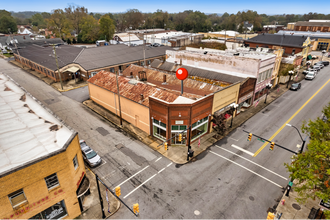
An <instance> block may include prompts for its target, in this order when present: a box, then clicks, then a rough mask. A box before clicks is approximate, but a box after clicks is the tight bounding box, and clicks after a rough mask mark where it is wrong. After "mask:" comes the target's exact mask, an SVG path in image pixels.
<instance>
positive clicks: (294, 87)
mask: <svg viewBox="0 0 330 220" xmlns="http://www.w3.org/2000/svg"><path fill="white" fill-rule="evenodd" d="M300 88H301V83H300V82H299V83H293V84H292V85H291V87H290V89H291V90H295V91H297V90H298V89H300Z"/></svg>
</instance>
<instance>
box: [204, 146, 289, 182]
mask: <svg viewBox="0 0 330 220" xmlns="http://www.w3.org/2000/svg"><path fill="white" fill-rule="evenodd" d="M210 152H211V153H212V154H214V155H217V156H218V157H221V158H223V159H225V160H228V161H230V162H232V163H233V164H236V165H237V166H240V167H242V168H243V169H245V170H247V171H249V172H251V173H253V174H255V175H257V176H259V177H261V178H263V179H265V180H267V181H268V182H270V183H272V184H274V185H275V186H278V187H280V188H281V189H282V188H283V187H282V186H281V185H279V184H277V183H275V182H273V181H271V180H270V179H267V178H266V177H264V176H261V175H260V174H258V173H256V172H254V171H253V170H250V169H248V168H246V167H244V166H242V165H241V164H239V163H236V162H235V161H232V160H230V159H228V158H226V157H224V156H221V155H220V154H217V153H215V152H213V151H210Z"/></svg>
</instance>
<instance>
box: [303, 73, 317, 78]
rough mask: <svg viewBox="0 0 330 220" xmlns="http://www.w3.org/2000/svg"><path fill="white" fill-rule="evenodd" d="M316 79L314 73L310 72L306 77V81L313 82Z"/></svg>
mask: <svg viewBox="0 0 330 220" xmlns="http://www.w3.org/2000/svg"><path fill="white" fill-rule="evenodd" d="M314 78H315V73H313V72H309V73H307V75H306V76H305V79H311V80H313V79H314Z"/></svg>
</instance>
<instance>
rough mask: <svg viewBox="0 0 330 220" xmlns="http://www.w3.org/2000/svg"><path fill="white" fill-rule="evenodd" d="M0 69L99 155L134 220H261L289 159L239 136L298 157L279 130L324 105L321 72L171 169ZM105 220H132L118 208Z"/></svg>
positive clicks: (82, 111) (73, 104) (288, 134)
mask: <svg viewBox="0 0 330 220" xmlns="http://www.w3.org/2000/svg"><path fill="white" fill-rule="evenodd" d="M0 65H1V66H2V70H1V71H2V72H4V73H5V74H8V75H9V76H11V77H12V78H13V79H14V80H16V81H17V82H18V83H19V84H20V85H21V86H23V87H25V88H26V89H27V90H28V91H29V92H30V93H31V94H32V95H34V96H35V97H36V98H37V99H39V100H40V101H41V102H42V103H43V104H44V105H45V106H47V107H48V108H49V109H51V110H52V111H53V112H54V113H55V114H57V115H58V116H59V117H60V118H62V119H63V120H64V121H65V123H66V124H68V125H69V126H70V127H72V128H74V129H75V130H77V131H78V133H79V137H80V138H81V139H85V140H86V142H87V143H88V144H89V145H91V147H92V148H94V150H96V151H97V152H98V154H99V155H100V156H101V158H102V159H103V163H102V165H101V166H99V167H97V168H95V169H92V170H93V172H95V173H97V174H98V175H99V176H100V177H101V178H102V179H103V180H104V182H106V184H108V185H109V186H110V187H115V186H117V185H120V186H121V188H122V196H121V198H122V199H123V200H124V201H125V202H126V203H127V204H131V205H132V204H133V203H139V204H140V217H139V218H219V219H220V218H221V219H222V218H240V219H243V218H249V219H250V218H253V219H261V218H265V216H266V215H267V210H268V208H269V207H274V206H277V204H278V202H279V201H280V199H281V198H282V196H283V192H284V190H283V187H285V186H286V185H287V184H288V176H289V174H288V173H287V172H286V170H285V168H284V166H283V164H284V163H289V162H290V161H291V159H290V157H291V156H292V154H291V153H290V152H287V151H285V150H282V149H280V148H277V147H275V149H274V151H270V150H269V145H267V146H264V143H263V142H261V141H259V140H258V139H257V138H255V137H253V138H252V141H251V142H249V141H247V140H246V139H247V134H246V133H245V132H243V130H247V131H250V132H252V133H254V134H257V135H260V136H262V137H265V138H272V139H273V141H275V142H276V143H278V144H280V145H283V146H285V147H287V148H289V149H291V150H297V147H296V145H297V144H301V140H300V136H299V134H298V133H297V131H296V130H295V129H293V128H292V127H287V126H285V123H290V124H292V125H295V126H297V127H298V128H300V127H301V123H302V121H303V120H308V119H315V118H316V117H319V116H320V115H321V111H322V108H323V106H324V105H326V104H328V103H329V101H330V97H329V95H328V94H329V92H330V83H328V82H329V79H330V67H325V68H324V69H322V70H321V71H320V73H319V74H318V75H317V77H316V78H315V79H314V80H313V81H306V80H303V81H302V88H301V89H300V90H299V91H288V92H286V93H285V94H284V95H283V96H281V97H280V98H278V99H277V100H276V101H274V102H273V103H271V104H270V105H268V106H267V107H266V108H265V109H264V110H263V111H261V112H259V113H258V114H256V115H254V116H253V117H251V118H250V119H249V120H248V121H246V122H245V123H244V124H243V125H241V126H240V127H238V128H237V129H235V130H234V131H233V132H231V133H230V134H229V135H228V136H227V137H226V138H224V139H222V140H221V141H219V142H217V143H215V145H214V146H212V147H210V148H209V149H208V151H205V152H204V153H202V154H200V155H199V156H198V157H196V160H195V161H194V162H191V163H188V164H185V165H176V164H174V163H172V162H171V161H170V160H168V159H167V158H165V157H162V155H161V154H159V153H158V152H155V151H153V150H151V149H150V148H149V147H147V146H145V145H144V144H143V143H141V142H139V141H137V140H135V139H134V138H132V137H130V136H129V134H127V133H123V132H121V131H120V130H118V129H117V128H116V127H115V126H113V125H112V124H111V123H109V122H107V121H106V120H104V119H103V118H102V117H100V116H98V115H97V114H95V113H94V112H92V111H90V110H89V109H88V108H87V107H85V106H84V105H82V103H80V102H79V101H76V100H73V99H71V98H69V97H67V96H65V95H63V94H61V93H59V92H57V91H56V90H54V89H53V88H52V87H50V86H49V85H46V84H45V83H44V82H43V81H41V80H38V79H37V78H36V77H34V76H31V75H30V74H28V73H26V72H25V71H23V70H21V69H19V68H17V67H15V66H13V65H11V64H9V63H7V62H6V61H5V60H2V59H0ZM322 86H324V87H323V88H322ZM320 88H322V89H320ZM274 134H276V135H274ZM233 145H235V147H234V146H233ZM262 147H264V148H263V149H262ZM253 155H255V156H253ZM111 218H134V216H133V215H132V214H131V213H130V212H129V211H128V210H126V209H125V208H123V207H122V208H120V209H119V210H118V212H117V213H115V214H114V215H113V216H112V217H111Z"/></svg>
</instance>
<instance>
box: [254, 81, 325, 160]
mask: <svg viewBox="0 0 330 220" xmlns="http://www.w3.org/2000/svg"><path fill="white" fill-rule="evenodd" d="M328 82H330V79H329V80H328V81H327V82H326V83H325V84H324V85H323V86H322V87H321V88H320V89H319V90H317V92H315V93H314V95H313V96H312V97H310V98H309V99H308V100H307V101H306V102H305V104H303V105H302V106H301V107H300V108H299V109H298V111H296V112H295V113H294V114H293V115H292V116H291V117H290V118H289V119H288V120H287V121H286V122H285V123H284V124H283V125H282V126H281V127H280V128H279V129H278V130H277V131H276V132H275V133H274V134H273V136H271V137H270V138H269V139H268V140H269V141H272V140H273V139H274V138H275V137H276V135H277V134H278V133H280V131H281V130H282V129H283V128H284V127H285V126H286V124H289V122H290V121H291V120H292V119H293V118H294V117H295V116H296V115H297V114H298V113H299V112H300V111H301V110H302V109H303V108H304V107H305V106H306V105H307V104H308V103H309V102H310V101H311V100H312V99H313V98H314V97H315V96H316V95H317V93H319V92H320V91H321V90H322V89H323V88H324V86H326V85H327V84H328ZM267 144H268V142H266V143H264V144H263V145H262V146H261V147H260V148H259V149H258V150H257V152H255V153H254V155H253V157H256V156H257V155H258V154H259V153H260V152H261V151H262V150H263V149H264V148H265V147H266V146H267Z"/></svg>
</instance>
